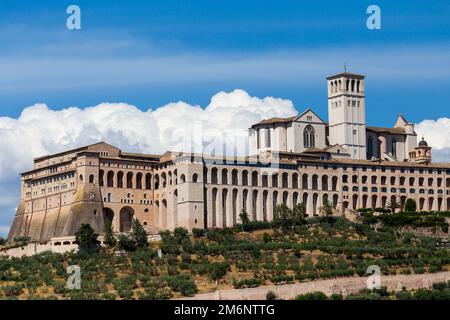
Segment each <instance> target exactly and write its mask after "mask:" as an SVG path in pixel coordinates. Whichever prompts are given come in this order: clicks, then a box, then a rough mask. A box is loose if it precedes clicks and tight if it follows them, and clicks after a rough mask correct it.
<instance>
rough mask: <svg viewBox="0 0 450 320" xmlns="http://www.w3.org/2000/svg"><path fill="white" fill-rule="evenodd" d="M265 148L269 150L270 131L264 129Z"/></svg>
mask: <svg viewBox="0 0 450 320" xmlns="http://www.w3.org/2000/svg"><path fill="white" fill-rule="evenodd" d="M266 148H270V129H266Z"/></svg>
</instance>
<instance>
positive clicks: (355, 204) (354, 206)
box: [352, 194, 358, 210]
mask: <svg viewBox="0 0 450 320" xmlns="http://www.w3.org/2000/svg"><path fill="white" fill-rule="evenodd" d="M357 208H358V195H357V194H354V195H353V196H352V209H353V210H356V209H357Z"/></svg>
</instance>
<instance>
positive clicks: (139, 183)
mask: <svg viewBox="0 0 450 320" xmlns="http://www.w3.org/2000/svg"><path fill="white" fill-rule="evenodd" d="M142 177H143V175H142V173H140V172H138V173H137V174H136V189H142Z"/></svg>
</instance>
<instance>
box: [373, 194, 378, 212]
mask: <svg viewBox="0 0 450 320" xmlns="http://www.w3.org/2000/svg"><path fill="white" fill-rule="evenodd" d="M377 200H378V196H377V195H376V194H374V195H372V209H374V210H375V208H376V207H377Z"/></svg>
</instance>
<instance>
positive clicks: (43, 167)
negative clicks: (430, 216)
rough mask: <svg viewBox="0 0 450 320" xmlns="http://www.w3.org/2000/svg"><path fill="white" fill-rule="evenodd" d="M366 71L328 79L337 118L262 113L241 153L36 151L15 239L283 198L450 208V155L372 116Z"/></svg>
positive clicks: (400, 122) (181, 222)
mask: <svg viewBox="0 0 450 320" xmlns="http://www.w3.org/2000/svg"><path fill="white" fill-rule="evenodd" d="M364 78H365V77H364V76H363V75H359V74H354V73H349V72H344V73H339V74H336V75H334V76H331V77H329V78H327V90H328V122H327V121H325V120H323V119H321V118H320V117H319V116H318V115H317V114H316V113H315V112H314V111H313V110H311V109H308V110H306V111H304V112H302V113H301V114H299V115H297V116H294V117H289V118H270V119H264V120H262V121H260V122H258V123H256V124H253V125H252V126H251V127H250V128H249V152H248V155H247V156H243V157H236V156H233V157H225V156H220V155H208V154H196V153H185V152H173V151H172V152H166V153H164V154H137V153H130V152H126V151H122V150H120V149H118V148H116V147H114V146H112V145H110V144H108V143H105V142H99V143H96V144H93V145H89V146H85V147H80V148H77V149H73V150H67V151H65V152H61V153H58V154H53V155H47V156H43V157H39V158H36V159H34V163H33V167H32V168H31V169H30V170H29V171H27V172H23V173H22V174H21V197H20V201H19V205H18V209H17V212H16V216H15V218H14V221H13V224H12V226H11V229H10V232H9V236H8V238H9V239H10V240H11V239H13V238H14V237H17V236H26V237H30V238H31V239H33V240H36V241H41V242H45V241H50V240H52V239H55V238H61V237H71V236H73V235H74V233H75V232H76V231H77V230H78V228H79V226H80V225H81V223H89V224H90V225H91V226H92V227H93V228H94V229H95V230H96V231H97V232H98V233H100V234H101V233H102V232H103V225H104V222H105V221H106V220H109V221H111V222H112V224H113V227H114V230H115V231H117V232H128V231H129V230H130V228H131V222H132V220H133V219H134V218H137V219H138V220H139V221H140V222H141V223H142V224H143V225H144V226H145V228H146V229H147V231H148V232H149V233H158V232H159V231H160V230H164V229H169V230H172V229H174V228H176V227H184V228H186V229H188V230H192V229H193V228H221V227H230V226H233V225H235V224H236V223H239V212H240V211H241V210H242V209H245V210H246V211H247V212H248V214H249V216H250V219H252V220H269V221H270V220H271V219H272V218H273V210H274V208H275V207H276V206H277V205H278V204H281V203H284V204H286V205H287V206H289V207H293V206H295V205H296V204H299V203H303V204H304V205H305V207H306V213H307V214H308V215H309V216H314V215H319V214H320V210H319V208H320V207H321V206H322V205H323V204H324V203H325V202H328V203H331V204H332V206H333V212H334V214H336V215H346V214H351V213H355V212H356V210H357V209H359V208H379V207H382V208H384V207H386V206H387V204H388V203H389V202H390V201H397V202H398V203H399V204H400V207H401V208H400V210H401V209H402V208H403V206H404V204H405V202H406V200H407V199H408V198H412V199H414V200H415V201H416V203H417V208H418V210H419V211H442V210H450V163H434V162H433V161H432V155H431V146H429V145H428V144H427V142H426V141H425V140H424V139H423V138H421V139H420V141H419V142H418V137H417V134H416V133H415V131H414V124H412V123H409V122H408V121H407V119H406V118H405V117H404V116H402V115H399V116H398V117H397V119H395V122H394V121H393V126H392V127H389V128H385V127H371V126H367V125H366V117H365V109H366V103H365V94H364V87H365V85H364Z"/></svg>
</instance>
